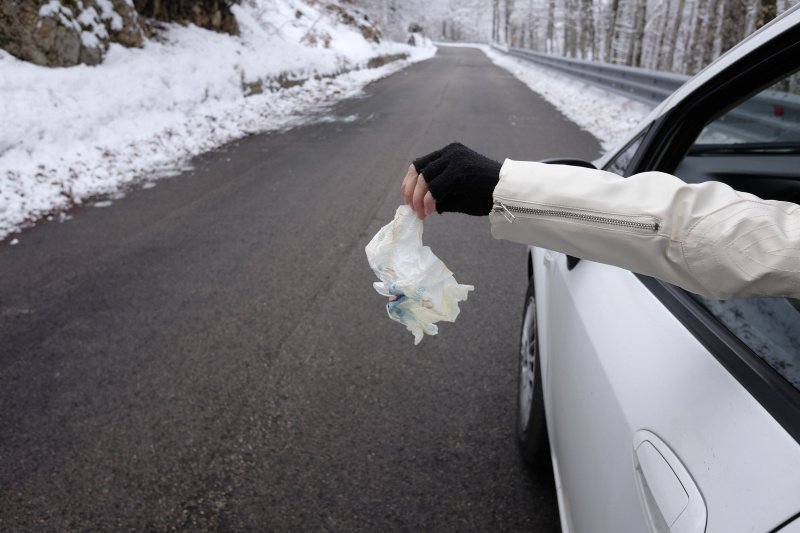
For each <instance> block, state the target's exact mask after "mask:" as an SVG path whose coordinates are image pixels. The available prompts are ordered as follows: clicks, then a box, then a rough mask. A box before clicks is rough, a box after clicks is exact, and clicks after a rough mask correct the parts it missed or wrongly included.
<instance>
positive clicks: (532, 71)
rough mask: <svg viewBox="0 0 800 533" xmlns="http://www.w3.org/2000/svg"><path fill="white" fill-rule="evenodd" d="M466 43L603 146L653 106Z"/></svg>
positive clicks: (620, 136) (615, 140)
mask: <svg viewBox="0 0 800 533" xmlns="http://www.w3.org/2000/svg"><path fill="white" fill-rule="evenodd" d="M442 44H443V43H442ZM468 46H472V47H475V48H480V49H481V50H483V52H484V53H485V54H486V55H487V56H488V57H489V59H491V60H492V62H494V64H495V65H497V66H499V67H502V68H504V69H506V70H508V71H509V72H511V73H512V74H513V75H514V76H516V77H517V78H518V79H519V80H521V81H522V82H523V83H525V84H526V85H527V86H528V87H530V88H531V89H532V90H533V91H534V92H536V93H538V94H540V95H541V96H542V97H544V99H545V100H547V101H548V102H550V103H551V104H553V106H554V107H555V108H556V109H558V110H559V111H561V112H562V113H563V114H564V116H566V117H567V118H568V119H569V120H570V121H571V122H574V123H575V124H577V125H578V126H580V127H581V128H582V129H584V130H586V131H588V132H589V133H591V134H592V135H594V136H595V138H597V140H598V141H599V142H600V145H601V146H602V147H603V149H605V150H610V149H611V148H613V147H614V146H616V145H617V144H618V143H619V142H620V141H621V140H623V138H624V137H625V135H626V134H628V133H630V131H631V129H633V128H634V127H635V126H637V125H638V124H639V122H641V121H642V119H644V118H645V116H647V114H648V113H649V112H650V111H651V110H652V108H651V107H649V106H647V105H645V104H642V103H639V102H636V101H634V100H630V99H628V98H625V97H624V96H621V95H617V94H614V93H611V92H608V91H604V90H603V89H600V88H598V87H595V86H593V85H590V84H587V83H584V82H581V81H579V80H576V79H575V78H571V77H569V76H565V75H563V74H559V73H558V72H556V71H554V70H553V69H548V68H545V67H541V66H539V65H536V64H535V63H531V62H528V61H524V60H522V59H518V58H515V57H512V56H508V55H505V54H503V53H501V52H498V51H496V50H494V49H492V48H491V47H489V46H487V45H468Z"/></svg>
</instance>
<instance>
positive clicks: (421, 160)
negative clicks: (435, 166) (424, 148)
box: [413, 146, 447, 174]
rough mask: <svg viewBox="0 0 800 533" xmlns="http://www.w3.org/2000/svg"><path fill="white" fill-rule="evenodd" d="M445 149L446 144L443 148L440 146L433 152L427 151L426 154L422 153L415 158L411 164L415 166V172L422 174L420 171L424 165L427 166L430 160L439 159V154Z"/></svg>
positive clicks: (423, 168)
mask: <svg viewBox="0 0 800 533" xmlns="http://www.w3.org/2000/svg"><path fill="white" fill-rule="evenodd" d="M446 149H447V146H445V147H444V148H441V149H439V150H436V151H435V152H431V153H429V154H427V155H423V156H422V157H418V158H416V159H415V160H414V164H413V165H414V167H415V168H416V170H417V173H419V174H422V172H423V171H424V170H425V167H427V166H428V165H429V164H430V162H431V161H435V160H437V159H439V156H441V155H442V152H444V151H445V150H446Z"/></svg>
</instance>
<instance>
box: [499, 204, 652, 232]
mask: <svg viewBox="0 0 800 533" xmlns="http://www.w3.org/2000/svg"><path fill="white" fill-rule="evenodd" d="M492 211H494V212H495V213H500V214H502V215H503V216H504V217H505V219H506V220H508V222H509V223H511V224H513V223H514V220H515V219H516V218H517V217H516V215H514V213H517V214H519V215H531V216H538V217H555V218H565V219H569V220H579V221H581V222H588V223H590V224H603V225H606V226H618V227H623V228H631V229H636V230H641V231H646V232H649V233H657V232H658V228H659V224H658V222H657V221H653V222H642V221H638V220H630V219H626V218H616V217H606V216H600V215H590V214H587V213H580V212H576V211H566V210H563V209H537V208H533V207H518V206H516V205H506V204H504V203H502V202H499V201H497V200H495V202H494V206H493V207H492Z"/></svg>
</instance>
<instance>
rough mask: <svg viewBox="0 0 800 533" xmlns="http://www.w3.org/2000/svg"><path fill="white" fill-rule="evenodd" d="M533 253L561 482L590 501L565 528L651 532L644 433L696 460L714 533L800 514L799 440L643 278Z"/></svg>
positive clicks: (575, 498)
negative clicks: (642, 480) (640, 442)
mask: <svg viewBox="0 0 800 533" xmlns="http://www.w3.org/2000/svg"><path fill="white" fill-rule="evenodd" d="M532 251H533V262H534V276H535V277H536V283H537V307H538V308H539V316H540V317H543V320H542V322H543V323H540V325H539V335H540V337H539V340H540V350H541V357H542V359H541V362H542V373H543V382H542V383H543V388H544V390H543V392H544V396H545V405H546V406H547V407H546V409H547V423H548V432H549V435H550V442H551V446H552V449H553V450H554V452H553V453H554V459H555V461H556V463H555V464H556V465H557V467H556V468H557V470H558V480H557V481H558V485H559V487H560V490H561V496H562V498H561V500H563V501H565V502H578V503H579V505H576V506H574V508H571V509H569V508H568V509H565V511H564V515H565V517H564V518H563V522H564V523H563V529H564V531H647V530H648V526H647V522H646V519H645V513H644V509H643V507H642V501H641V495H640V490H639V489H638V488H637V484H636V472H635V467H634V439H635V434H636V432H637V431H639V430H647V431H649V432H652V433H654V434H655V435H658V436H659V437H660V439H661V440H663V442H665V443H666V444H667V445H668V446H669V448H670V450H671V451H672V452H673V453H674V454H675V455H676V456H677V457H678V458H679V460H680V461H681V462H682V463H683V465H684V466H685V467H686V470H687V471H688V472H689V473H690V475H691V476H692V479H693V481H694V483H695V484H696V486H697V489H698V491H699V492H700V494H701V495H702V497H703V499H704V502H705V505H706V506H707V510H708V527H707V529H706V530H707V531H709V532H714V531H720V532H732V531H768V530H771V529H773V528H774V527H776V526H777V525H778V524H780V523H782V522H783V521H785V520H786V519H787V518H788V517H790V516H792V515H793V514H794V513H796V512H797V511H798V508H799V507H800V499H799V498H800V447H799V446H798V444H797V442H796V441H795V440H794V439H792V438H791V437H790V436H789V435H788V434H787V433H786V432H785V430H784V429H783V428H782V427H781V426H780V425H779V424H777V422H775V420H774V419H773V418H772V417H771V416H770V415H769V413H768V412H766V411H765V410H764V408H763V407H762V406H761V405H760V404H759V403H758V402H756V401H755V400H754V399H753V397H752V396H751V395H750V394H749V393H748V392H747V391H746V390H745V389H744V388H743V387H742V386H741V384H739V383H738V382H737V381H736V380H735V379H734V378H733V377H732V376H731V375H730V374H729V373H728V372H727V371H726V370H725V369H724V368H723V367H722V366H721V365H720V364H719V363H718V362H717V361H716V359H715V358H714V357H712V356H710V355H709V353H708V350H707V349H706V348H705V347H704V346H702V345H701V344H700V343H699V342H698V341H697V340H696V339H695V338H694V337H693V336H691V335H690V334H688V333H687V331H686V329H685V327H684V326H683V325H682V324H681V323H680V322H678V321H677V320H676V319H675V317H674V316H673V315H672V314H671V313H670V312H669V311H668V310H666V308H665V307H664V306H663V304H662V303H661V302H660V301H659V300H658V299H657V298H655V297H654V296H653V295H652V293H650V292H649V291H647V290H646V289H644V287H643V285H642V283H641V282H640V281H639V280H638V279H637V278H636V276H635V275H633V274H632V273H630V272H628V271H625V270H622V269H618V268H615V267H611V266H608V265H602V264H599V263H592V262H589V261H582V262H581V263H580V264H579V265H578V266H577V267H576V268H575V269H574V270H572V271H569V270H567V269H566V256H564V255H563V254H559V253H555V252H551V251H545V250H541V249H535V248H534V249H533V250H532ZM541 289H543V290H541ZM587 439H591V440H589V441H587ZM562 459H569V460H568V461H565V460H562ZM609 479H614V480H615V483H614V486H613V490H609V489H610V488H611V487H609V486H608V485H607V484H606V483H607V480H609ZM765 479H768V480H769V482H768V483H765V482H764V480H765ZM701 531H702V530H701Z"/></svg>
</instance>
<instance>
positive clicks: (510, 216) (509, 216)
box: [492, 201, 517, 224]
mask: <svg viewBox="0 0 800 533" xmlns="http://www.w3.org/2000/svg"><path fill="white" fill-rule="evenodd" d="M492 211H494V212H495V213H500V214H501V215H503V216H504V217H506V220H508V222H509V224H513V223H514V219H516V218H517V217H515V216H514V213H512V212H511V211H509V210H508V208H507V207H506V206H505V205H503V203H502V202H499V201H495V202H494V206H492Z"/></svg>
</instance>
